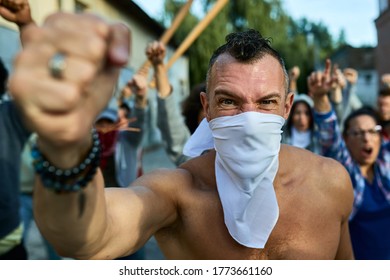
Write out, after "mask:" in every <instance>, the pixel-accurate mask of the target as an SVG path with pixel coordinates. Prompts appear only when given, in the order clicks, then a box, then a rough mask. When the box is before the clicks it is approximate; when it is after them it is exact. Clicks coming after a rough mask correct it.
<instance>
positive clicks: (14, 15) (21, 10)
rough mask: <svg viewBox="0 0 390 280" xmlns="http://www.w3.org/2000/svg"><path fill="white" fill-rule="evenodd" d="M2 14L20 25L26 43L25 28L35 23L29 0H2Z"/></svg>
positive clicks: (0, 1) (0, 10)
mask: <svg viewBox="0 0 390 280" xmlns="http://www.w3.org/2000/svg"><path fill="white" fill-rule="evenodd" d="M0 16H2V17H3V18H4V19H5V20H8V21H10V22H13V23H15V24H16V25H17V26H18V28H19V31H20V35H21V39H22V40H21V41H22V44H23V45H24V42H23V41H24V40H23V31H24V28H25V27H26V26H28V25H30V24H33V25H35V22H34V20H33V18H32V16H31V9H30V5H29V3H28V0H7V1H5V0H0Z"/></svg>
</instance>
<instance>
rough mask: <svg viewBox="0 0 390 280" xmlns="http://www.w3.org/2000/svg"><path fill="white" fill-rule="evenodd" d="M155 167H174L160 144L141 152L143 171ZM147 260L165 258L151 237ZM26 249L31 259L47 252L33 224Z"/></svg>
mask: <svg viewBox="0 0 390 280" xmlns="http://www.w3.org/2000/svg"><path fill="white" fill-rule="evenodd" d="M157 168H175V165H174V164H173V163H172V162H171V161H170V160H169V158H168V156H167V154H166V153H165V150H164V148H163V147H162V146H155V147H153V148H148V149H146V150H145V151H144V154H143V169H144V173H148V172H150V171H152V170H154V169H157ZM145 249H146V257H145V259H147V260H163V259H165V258H164V256H163V254H162V253H161V251H160V249H159V248H158V245H157V242H156V240H155V239H154V238H153V237H152V238H151V239H150V240H149V241H148V242H147V243H146V245H145ZM27 251H28V253H29V259H31V260H46V259H47V254H46V252H45V249H44V246H43V242H42V238H41V235H40V233H39V231H38V229H37V227H36V225H35V223H32V226H31V228H30V230H29V236H28V240H27Z"/></svg>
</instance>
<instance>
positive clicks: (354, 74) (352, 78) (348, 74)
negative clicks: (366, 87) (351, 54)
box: [343, 68, 359, 85]
mask: <svg viewBox="0 0 390 280" xmlns="http://www.w3.org/2000/svg"><path fill="white" fill-rule="evenodd" d="M343 73H344V76H345V79H346V80H347V82H348V83H350V84H352V85H354V84H356V82H357V80H358V77H359V74H358V71H356V70H355V69H353V68H345V69H344V71H343Z"/></svg>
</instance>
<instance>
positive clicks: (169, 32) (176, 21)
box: [137, 0, 193, 75]
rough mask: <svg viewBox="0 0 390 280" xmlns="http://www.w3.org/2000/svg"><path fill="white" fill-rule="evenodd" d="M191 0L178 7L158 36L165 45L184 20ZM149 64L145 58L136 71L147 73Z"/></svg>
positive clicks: (142, 73)
mask: <svg viewBox="0 0 390 280" xmlns="http://www.w3.org/2000/svg"><path fill="white" fill-rule="evenodd" d="M192 2H193V0H188V1H187V3H186V4H185V5H184V6H183V7H182V8H181V9H180V11H179V13H178V14H177V15H176V17H175V19H174V20H173V22H172V24H171V26H170V27H169V28H168V29H167V30H165V32H164V34H163V35H162V36H161V37H160V40H159V41H160V42H162V43H163V44H164V45H166V44H167V43H168V42H169V40H170V39H171V38H172V36H173V34H175V32H176V29H177V28H178V27H179V26H180V24H181V22H182V21H183V20H184V18H185V17H186V15H187V14H188V11H189V10H190V8H191V5H192ZM150 66H151V62H150V61H149V60H146V61H145V62H144V64H142V66H141V68H140V69H139V70H138V71H137V73H138V74H141V75H147V74H148V72H149V68H150Z"/></svg>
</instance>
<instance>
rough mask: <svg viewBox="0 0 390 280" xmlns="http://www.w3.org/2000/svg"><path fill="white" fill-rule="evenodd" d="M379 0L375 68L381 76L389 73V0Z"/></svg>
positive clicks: (376, 23) (376, 21)
mask: <svg viewBox="0 0 390 280" xmlns="http://www.w3.org/2000/svg"><path fill="white" fill-rule="evenodd" d="M378 1H379V16H378V18H377V19H376V20H375V26H376V30H377V37H378V46H377V52H376V68H377V70H378V75H379V77H381V76H382V75H383V74H385V73H390V63H389V59H390V0H378Z"/></svg>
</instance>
